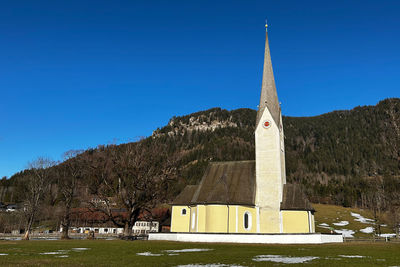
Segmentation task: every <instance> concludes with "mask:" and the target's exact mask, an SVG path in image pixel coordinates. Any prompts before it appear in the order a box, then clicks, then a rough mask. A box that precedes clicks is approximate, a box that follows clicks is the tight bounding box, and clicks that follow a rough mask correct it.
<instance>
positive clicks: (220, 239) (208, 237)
mask: <svg viewBox="0 0 400 267" xmlns="http://www.w3.org/2000/svg"><path fill="white" fill-rule="evenodd" d="M149 240H165V241H180V242H205V243H216V242H217V243H255V244H322V243H342V242H343V236H342V235H331V234H201V233H150V234H149Z"/></svg>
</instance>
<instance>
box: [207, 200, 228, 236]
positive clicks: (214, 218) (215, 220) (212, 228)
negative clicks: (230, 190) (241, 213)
mask: <svg viewBox="0 0 400 267" xmlns="http://www.w3.org/2000/svg"><path fill="white" fill-rule="evenodd" d="M206 213H207V216H206V229H205V230H206V232H208V233H226V232H227V226H228V207H227V206H226V205H207V206H206Z"/></svg>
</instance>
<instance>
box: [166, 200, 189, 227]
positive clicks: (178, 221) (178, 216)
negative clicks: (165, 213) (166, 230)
mask: <svg viewBox="0 0 400 267" xmlns="http://www.w3.org/2000/svg"><path fill="white" fill-rule="evenodd" d="M183 209H186V214H184V215H183V214H182V210H183ZM171 217H172V218H171V232H189V221H190V209H189V207H188V206H173V207H172V214H171Z"/></svg>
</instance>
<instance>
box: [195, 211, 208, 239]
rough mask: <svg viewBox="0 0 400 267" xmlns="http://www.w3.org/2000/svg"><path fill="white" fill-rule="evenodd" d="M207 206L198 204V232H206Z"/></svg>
mask: <svg viewBox="0 0 400 267" xmlns="http://www.w3.org/2000/svg"><path fill="white" fill-rule="evenodd" d="M206 207H207V206H205V205H197V216H198V218H197V232H200V233H204V232H206V231H207V230H206V223H207V221H206V219H207V208H206Z"/></svg>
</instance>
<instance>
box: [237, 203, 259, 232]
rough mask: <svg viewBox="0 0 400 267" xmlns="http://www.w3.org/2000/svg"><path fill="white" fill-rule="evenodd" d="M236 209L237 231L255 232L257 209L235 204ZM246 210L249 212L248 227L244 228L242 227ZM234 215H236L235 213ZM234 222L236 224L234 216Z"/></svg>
mask: <svg viewBox="0 0 400 267" xmlns="http://www.w3.org/2000/svg"><path fill="white" fill-rule="evenodd" d="M235 209H236V208H235ZM237 211H238V213H237V215H238V216H237V229H238V233H257V210H256V209H255V208H253V207H246V206H237ZM246 212H247V213H249V214H250V218H249V219H250V220H249V229H246V228H245V227H244V215H245V213H246ZM235 217H236V214H235ZM235 224H236V218H235ZM235 227H236V225H235ZM235 230H236V229H235ZM235 232H236V231H235Z"/></svg>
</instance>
